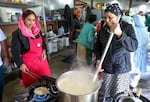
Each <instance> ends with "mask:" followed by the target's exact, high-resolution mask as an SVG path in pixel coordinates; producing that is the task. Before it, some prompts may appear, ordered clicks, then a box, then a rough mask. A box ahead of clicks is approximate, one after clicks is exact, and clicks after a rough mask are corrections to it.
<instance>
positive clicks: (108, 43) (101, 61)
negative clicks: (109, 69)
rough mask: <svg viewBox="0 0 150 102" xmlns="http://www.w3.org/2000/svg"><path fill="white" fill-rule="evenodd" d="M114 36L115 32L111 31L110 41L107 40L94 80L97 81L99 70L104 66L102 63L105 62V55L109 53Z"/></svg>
mask: <svg viewBox="0 0 150 102" xmlns="http://www.w3.org/2000/svg"><path fill="white" fill-rule="evenodd" d="M113 36H114V33H112V32H110V36H109V39H108V41H107V44H106V47H105V49H104V52H103V54H102V57H101V59H100V64H99V65H98V68H97V70H96V73H95V75H94V79H93V82H95V81H96V79H97V76H98V73H99V70H100V69H101V67H102V63H103V61H104V58H105V56H106V53H107V51H108V48H109V46H110V43H111V41H112V39H113Z"/></svg>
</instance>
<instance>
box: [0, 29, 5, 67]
mask: <svg viewBox="0 0 150 102" xmlns="http://www.w3.org/2000/svg"><path fill="white" fill-rule="evenodd" d="M5 39H6V35H5V34H4V32H3V31H2V30H1V29H0V42H1V41H3V40H5ZM2 64H3V62H2V57H1V44H0V66H1V65H2Z"/></svg>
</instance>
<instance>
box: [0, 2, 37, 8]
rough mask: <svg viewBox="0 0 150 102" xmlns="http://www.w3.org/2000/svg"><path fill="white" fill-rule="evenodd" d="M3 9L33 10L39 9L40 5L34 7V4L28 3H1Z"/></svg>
mask: <svg viewBox="0 0 150 102" xmlns="http://www.w3.org/2000/svg"><path fill="white" fill-rule="evenodd" d="M0 6H1V7H10V8H32V7H38V6H40V5H34V4H27V3H7V2H2V1H0Z"/></svg>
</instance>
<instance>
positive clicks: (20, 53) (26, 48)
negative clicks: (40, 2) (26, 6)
mask: <svg viewBox="0 0 150 102" xmlns="http://www.w3.org/2000/svg"><path fill="white" fill-rule="evenodd" d="M40 29H41V27H40V24H39V21H38V18H37V16H36V14H35V13H34V12H33V11H31V10H26V11H24V12H23V14H22V15H21V16H20V19H19V23H18V29H17V30H16V31H14V32H13V34H12V55H13V60H14V61H15V62H16V64H17V66H18V67H19V68H20V70H21V80H20V83H21V85H23V86H24V87H28V86H30V85H32V84H33V83H34V82H35V81H36V80H38V79H39V78H40V77H41V76H48V77H50V76H51V71H50V67H49V64H48V61H47V59H46V45H45V43H44V41H43V39H42V34H41V31H40Z"/></svg>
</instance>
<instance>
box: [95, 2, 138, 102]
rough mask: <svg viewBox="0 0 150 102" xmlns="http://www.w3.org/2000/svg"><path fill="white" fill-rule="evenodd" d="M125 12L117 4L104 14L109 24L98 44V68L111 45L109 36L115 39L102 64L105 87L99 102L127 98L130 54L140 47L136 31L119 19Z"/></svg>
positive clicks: (104, 28) (96, 48)
mask: <svg viewBox="0 0 150 102" xmlns="http://www.w3.org/2000/svg"><path fill="white" fill-rule="evenodd" d="M121 16H122V11H121V9H120V7H119V5H118V4H111V5H108V6H107V7H106V9H105V10H104V21H105V23H106V25H105V26H103V27H102V28H101V30H100V32H99V33H100V34H99V36H98V38H97V41H96V44H95V54H96V60H97V62H96V66H98V65H99V63H100V58H101V56H102V54H103V52H104V49H105V47H106V43H107V42H108V39H109V36H110V34H111V33H110V32H112V33H114V36H113V39H112V41H111V44H110V46H109V49H108V51H107V54H106V56H105V59H104V61H103V63H102V69H104V71H103V75H102V80H103V82H102V86H101V88H100V90H99V95H98V102H107V101H110V100H113V101H116V100H117V99H118V98H119V97H120V96H128V92H129V84H130V83H129V79H130V74H129V72H130V70H131V63H130V52H132V51H135V50H136V49H137V46H138V42H137V39H136V35H135V31H134V28H133V26H132V25H131V24H129V23H127V22H124V21H122V20H121V19H120V17H121Z"/></svg>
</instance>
